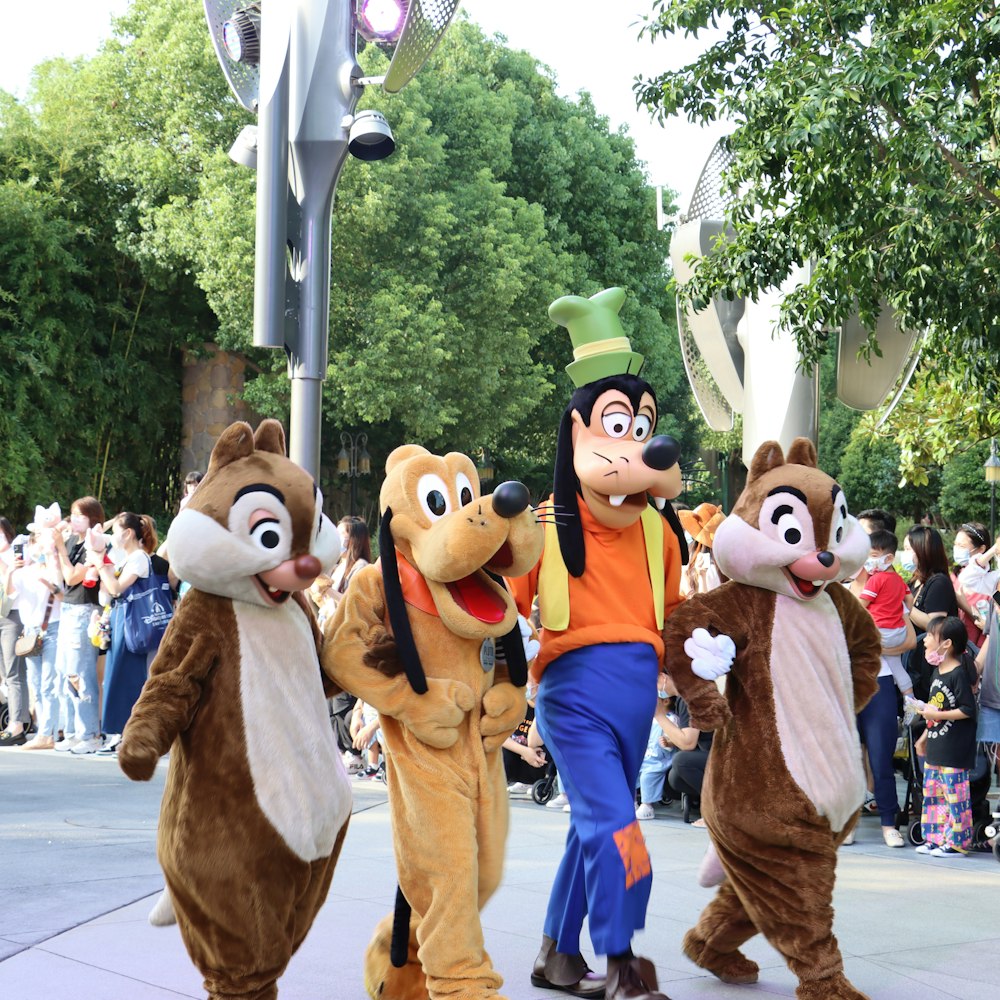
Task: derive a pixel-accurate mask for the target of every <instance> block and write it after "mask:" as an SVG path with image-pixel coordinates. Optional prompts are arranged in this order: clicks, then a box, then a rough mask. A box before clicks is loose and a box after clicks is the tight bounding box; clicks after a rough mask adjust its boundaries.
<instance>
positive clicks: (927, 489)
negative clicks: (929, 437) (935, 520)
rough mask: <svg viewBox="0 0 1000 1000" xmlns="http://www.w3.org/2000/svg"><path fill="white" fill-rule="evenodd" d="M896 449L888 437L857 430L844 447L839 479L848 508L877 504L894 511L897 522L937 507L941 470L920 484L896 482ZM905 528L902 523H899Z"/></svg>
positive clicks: (857, 509)
mask: <svg viewBox="0 0 1000 1000" xmlns="http://www.w3.org/2000/svg"><path fill="white" fill-rule="evenodd" d="M899 462H900V458H899V448H898V446H897V445H896V443H895V442H894V441H893V440H892V438H890V437H886V436H882V437H876V438H869V436H868V435H867V434H866V433H864V432H863V431H862V430H860V429H858V430H855V432H854V433H853V434H852V435H851V439H850V442H849V443H848V445H847V448H846V449H845V450H844V454H843V457H842V459H841V463H840V470H839V473H838V481H839V482H840V485H841V486H843V488H844V493H845V494H846V496H847V501H848V504H849V505H850V508H851V511H852V512H854V513H857V512H858V511H861V510H866V509H868V508H870V507H879V508H881V509H882V510H888V511H890V512H891V513H893V514H896V515H897V517H898V518H899V519H900V521H901V522H902V521H906V520H907V519H909V520H911V521H919V520H920V518H922V517H923V516H924V515H925V514H927V513H929V512H931V511H934V510H935V509H936V507H937V497H938V493H939V491H940V482H941V478H940V473H939V471H938V470H936V469H935V470H932V472H931V475H930V476H929V478H928V482H927V483H926V484H924V485H921V486H916V485H914V484H912V483H901V482H900V481H899ZM900 527H905V525H902V524H901V525H900Z"/></svg>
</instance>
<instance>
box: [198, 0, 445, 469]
mask: <svg viewBox="0 0 1000 1000" xmlns="http://www.w3.org/2000/svg"><path fill="white" fill-rule="evenodd" d="M204 4H205V15H206V18H207V20H208V26H209V31H210V33H211V36H212V44H213V45H214V47H215V52H216V55H217V56H218V59H219V64H220V66H221V67H222V72H223V73H224V74H225V77H226V80H227V81H228V83H229V85H230V87H231V88H232V90H233V92H234V93H235V95H236V97H237V99H238V100H239V102H240V104H242V105H243V107H245V108H246V109H247V110H248V111H251V112H253V113H255V114H256V115H257V121H258V135H257V231H256V241H255V242H256V253H255V270H254V329H253V343H254V346H255V347H271V348H283V349H284V350H285V353H286V354H287V356H288V376H289V378H290V379H291V415H290V419H289V442H288V443H289V456H290V457H291V459H292V460H293V461H294V462H297V463H298V464H299V465H301V466H302V467H303V468H304V469H306V470H307V471H308V472H311V473H312V474H313V476H317V475H318V473H319V454H320V420H321V413H322V405H321V404H322V385H323V382H324V381H325V379H326V375H327V368H328V364H329V326H330V265H331V238H330V215H331V209H332V205H333V192H334V188H335V187H336V185H337V180H338V178H339V176H340V171H341V169H342V168H343V165H344V161H345V160H346V158H347V154H348V152H352V153H353V154H354V155H355V156H360V157H361V158H362V159H367V160H374V159H381V158H382V157H385V156H388V155H389V154H390V153H391V152H392V150H393V149H394V148H395V142H394V140H393V138H392V132H391V130H390V129H389V125H388V122H386V121H385V119H384V118H382V117H381V116H380V115H377V113H375V112H361V113H359V114H357V115H355V114H354V109H355V107H356V106H357V103H358V99H359V98H360V96H361V92H362V91H363V90H364V88H365V86H366V85H370V84H372V83H374V82H376V81H374V80H369V79H367V78H365V77H363V76H362V71H361V67H360V66H358V62H357V42H358V36H359V33H364V32H370V33H371V34H373V35H375V36H377V37H378V39H379V40H380V41H383V42H392V41H393V40H395V39H398V42H397V44H396V47H395V50H394V52H393V55H392V60H391V61H390V63H389V68H388V70H387V72H386V75H385V78H384V80H382V81H380V82H381V84H382V87H383V89H384V90H385V91H386V92H387V93H390V94H395V93H397V92H398V91H399V90H401V89H402V88H403V87H404V86H405V85H406V84H407V83H408V82H409V81H410V80H411V79H412V78H413V77H414V76H415V75H416V74H417V73H418V72H419V70H420V68H421V67H422V66H423V65H424V63H425V62H426V61H427V59H428V57H429V56H430V54H431V53H432V52H433V51H434V48H435V46H436V45H437V44H438V42H439V41H440V40H441V38H442V37H443V36H444V33H445V31H446V30H447V28H448V25H449V24H450V23H451V20H452V18H453V17H454V15H455V13H456V11H457V10H458V4H459V0H395V2H394V0H267V2H266V3H264V2H263V0H259V2H253V3H248V2H246V0H204ZM258 39H259V41H257V40H258ZM244 159H249V157H245V158H244ZM240 162H244V160H241V161H240ZM290 262H291V267H292V270H290V269H289V265H290Z"/></svg>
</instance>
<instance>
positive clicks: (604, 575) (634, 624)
mask: <svg viewBox="0 0 1000 1000" xmlns="http://www.w3.org/2000/svg"><path fill="white" fill-rule="evenodd" d="M624 299H625V293H624V292H623V291H622V290H621V289H620V288H611V289H608V290H606V291H603V292H600V293H599V294H597V295H595V296H593V298H591V299H584V298H579V297H577V296H568V297H566V298H562V299H559V300H558V301H556V302H554V303H553V304H552V306H551V307H550V309H549V316H550V317H551V318H552V319H553V321H555V322H556V323H560V324H562V325H564V326H566V327H568V329H569V333H570V337H571V338H572V341H573V347H574V350H573V354H574V358H575V360H574V361H573V363H572V364H571V365H569V367H568V368H567V371H568V372H569V374H570V376H571V378H572V379H573V381H574V383H575V384H576V385H577V386H578V388H577V390H576V392H574V393H573V396H572V398H571V399H570V402H569V406H568V407H567V408H566V412H565V414H564V415H563V419H562V423H561V425H560V428H559V439H558V443H557V451H556V467H555V484H554V492H553V500H552V507H551V508H550V509H551V510H552V511H553V512H554V513H553V515H552V516H553V517H554V519H555V520H557V521H559V522H560V523H559V525H558V527H556V526H553V525H548V526H547V527H546V534H545V547H544V551H543V553H542V557H541V560H540V561H539V563H538V564H537V565H536V566H535V567H534V568H533V569H532V571H531V573H530V574H528V575H527V576H526V577H523V578H522V579H520V580H515V581H513V587H514V592H515V595H516V597H517V603H518V608H519V610H520V611H521V613H522V614H526V613H527V611H528V609H529V608H530V607H531V604H532V599H533V598H534V597H535V595H536V594H537V595H538V604H539V611H540V613H541V622H542V628H543V632H542V647H541V652H540V653H539V656H538V659H537V660H536V661H535V669H534V674H535V675H536V676H538V675H540V686H539V691H538V697H537V700H536V704H535V717H536V719H537V720H538V727H539V731H540V732H541V734H542V736H543V738H544V740H545V745H546V747H547V748H548V750H549V751H550V752H551V754H552V757H553V759H554V760H555V762H556V764H557V766H558V768H559V775H560V778H561V779H562V782H563V785H564V787H565V789H566V794H567V796H568V797H569V803H570V807H571V809H572V812H571V814H570V829H569V835H568V837H567V839H566V849H565V853H564V854H563V859H562V862H561V863H560V866H559V870H558V872H557V873H556V877H555V883H554V885H553V887H552V893H551V896H550V898H549V906H548V911H547V913H546V916H545V927H544V936H543V939H542V948H541V951H540V953H539V955H538V958H537V959H536V961H535V966H534V971H533V973H532V976H531V982H532V983H533V984H534V985H535V986H541V987H543V988H550V989H556V990H560V991H563V992H567V993H571V994H573V995H574V996H581V997H594V998H597V997H604V996H607V997H608V998H614V1000H619V998H625V997H637V998H646V1000H664V997H663V994H662V993H658V992H656V988H657V987H656V974H655V971H654V970H653V967H652V964H651V963H650V962H648V961H647V960H645V959H641V958H636V957H635V956H633V955H632V952H631V941H632V936H633V934H634V933H635V931H637V930H639V929H641V928H642V927H643V926H644V924H645V919H646V904H647V902H648V900H649V891H650V887H651V885H652V867H651V865H650V860H649V854H648V853H647V851H646V845H645V842H644V840H643V836H642V832H641V830H640V829H639V824H638V823H637V822H636V818H635V798H634V796H635V787H636V778H637V777H638V774H639V765H640V763H641V762H642V758H643V754H644V753H645V750H646V742H647V739H648V737H649V724H650V720H651V719H652V718H653V711H654V709H655V707H656V681H657V676H658V674H659V672H660V665H661V662H662V659H663V642H662V639H661V630H662V628H663V624H664V620H665V619H666V618H667V617H668V616H669V615H670V613H671V612H672V611H673V610H674V608H675V607H676V606H677V605H678V603H679V601H680V597H679V595H678V587H679V583H680V572H681V564H682V560H683V559H684V558H686V553H687V548H686V545H685V544H684V541H683V530H682V529H681V526H680V524H679V523H678V522H677V518H676V516H675V515H674V512H673V508H672V507H671V506H670V504H669V503H668V501H669V500H671V499H672V498H673V497H675V496H677V494H678V493H679V492H680V488H681V472H680V467H679V466H678V464H677V459H678V455H679V451H680V449H679V447H678V445H677V442H676V441H674V440H673V438H670V437H667V436H666V435H659V436H654V431H655V430H656V420H657V405H656V396H655V394H654V392H653V390H652V388H651V387H650V386H649V385H648V384H647V383H646V382H644V381H643V380H642V379H640V378H638V376H637V373H638V371H639V369H640V367H641V366H642V360H643V359H642V357H641V356H640V355H638V354H635V353H634V352H633V351H632V348H631V345H630V343H629V340H628V338H627V337H626V336H625V333H624V331H623V329H622V325H621V322H620V321H619V319H618V311H619V310H620V309H621V306H622V304H623V302H624ZM650 495H651V496H652V498H653V500H654V501H655V506H654V505H653V504H651V503H650V501H649V496H650ZM657 507H659V508H660V509H661V510H662V511H663V516H661V514H660V513H659V512H658V511H657V509H656V508H657ZM540 509H541V510H546V509H548V508H546V507H544V506H543V507H542V508H540ZM588 914H589V920H590V937H591V941H592V942H593V945H594V950H595V951H596V952H597V953H598V954H601V955H607V956H608V975H607V979H606V981H605V978H604V977H597V976H594V975H593V974H591V973H590V970H589V969H588V968H587V965H586V962H585V961H584V959H583V956H582V955H581V954H580V931H581V928H582V925H583V919H584V917H585V916H587V915H588Z"/></svg>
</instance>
